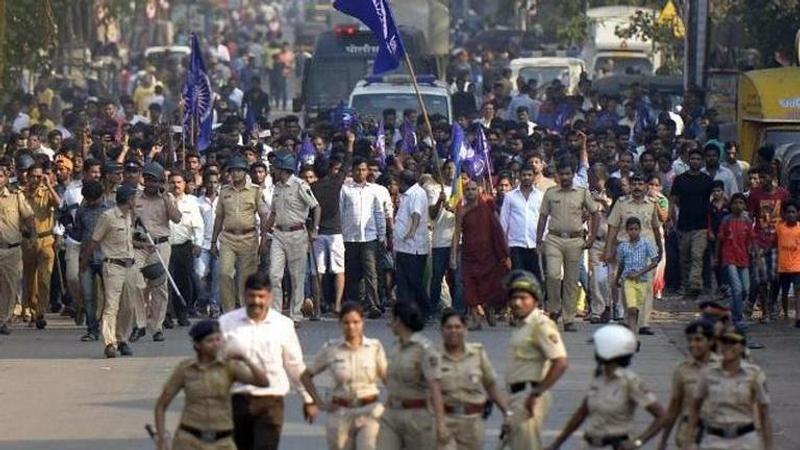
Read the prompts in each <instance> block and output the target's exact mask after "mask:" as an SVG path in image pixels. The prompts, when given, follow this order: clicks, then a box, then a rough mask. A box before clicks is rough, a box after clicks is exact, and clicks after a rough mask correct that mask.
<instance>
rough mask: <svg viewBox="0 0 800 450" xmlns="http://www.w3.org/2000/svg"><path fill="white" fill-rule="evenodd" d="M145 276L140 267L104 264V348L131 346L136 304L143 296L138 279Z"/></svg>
mask: <svg viewBox="0 0 800 450" xmlns="http://www.w3.org/2000/svg"><path fill="white" fill-rule="evenodd" d="M141 276H142V274H141V272H139V270H138V269H137V268H136V266H135V265H134V266H131V267H122V266H119V265H117V264H111V263H103V295H104V297H105V302H104V305H103V314H102V319H101V320H102V326H101V332H102V334H103V343H104V345H117V344H119V343H120V342H127V341H128V336H129V335H130V333H131V331H132V330H133V317H134V306H135V305H134V304H133V300H134V299H135V298H136V295H137V294H138V293H139V292H140V290H139V289H137V285H136V284H137V282H138V277H141Z"/></svg>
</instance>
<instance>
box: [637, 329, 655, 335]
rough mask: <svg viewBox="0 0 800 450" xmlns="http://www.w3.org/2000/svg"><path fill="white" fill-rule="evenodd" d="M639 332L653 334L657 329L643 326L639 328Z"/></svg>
mask: <svg viewBox="0 0 800 450" xmlns="http://www.w3.org/2000/svg"><path fill="white" fill-rule="evenodd" d="M639 334H640V335H642V336H652V335H654V334H656V333H655V331H653V330H651V329H650V327H641V328H639Z"/></svg>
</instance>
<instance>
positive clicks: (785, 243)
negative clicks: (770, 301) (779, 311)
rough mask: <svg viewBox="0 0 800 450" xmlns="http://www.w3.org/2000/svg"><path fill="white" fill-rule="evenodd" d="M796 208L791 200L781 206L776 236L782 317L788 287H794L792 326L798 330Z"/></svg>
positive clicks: (785, 313) (786, 310) (786, 313)
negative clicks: (781, 215)
mask: <svg viewBox="0 0 800 450" xmlns="http://www.w3.org/2000/svg"><path fill="white" fill-rule="evenodd" d="M797 217H798V206H797V203H795V202H794V201H793V200H789V201H787V202H786V203H784V205H783V220H782V221H781V222H779V223H778V224H777V226H776V233H777V235H778V280H779V282H780V286H781V300H782V303H783V316H784V318H785V319H788V318H789V286H793V287H794V301H795V305H794V311H795V322H794V326H795V327H797V328H800V316H798V312H800V308H799V307H800V295H798V294H800V226H798V224H797Z"/></svg>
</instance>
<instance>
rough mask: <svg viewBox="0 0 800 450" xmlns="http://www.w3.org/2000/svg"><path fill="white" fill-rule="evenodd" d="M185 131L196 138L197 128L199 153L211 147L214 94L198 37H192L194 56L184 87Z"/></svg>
mask: <svg viewBox="0 0 800 450" xmlns="http://www.w3.org/2000/svg"><path fill="white" fill-rule="evenodd" d="M183 107H184V111H183V129H184V133H187V134H189V136H192V138H194V134H193V133H194V129H195V127H197V130H198V133H197V143H196V146H197V151H199V152H204V151H205V150H206V149H207V148H208V147H209V146H211V126H212V124H213V121H214V93H213V92H212V91H211V81H210V80H209V79H208V74H207V73H206V65H205V63H204V62H203V54H202V52H201V51H200V42H199V41H198V39H197V35H195V34H193V35H192V56H191V62H190V65H189V72H187V74H186V84H184V85H183Z"/></svg>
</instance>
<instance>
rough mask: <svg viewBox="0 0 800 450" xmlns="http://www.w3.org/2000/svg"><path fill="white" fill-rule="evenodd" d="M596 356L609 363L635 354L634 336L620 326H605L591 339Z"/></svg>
mask: <svg viewBox="0 0 800 450" xmlns="http://www.w3.org/2000/svg"><path fill="white" fill-rule="evenodd" d="M592 342H593V343H594V351H595V353H596V354H597V356H598V357H599V358H600V359H602V360H604V361H610V360H612V359H616V358H619V357H622V356H628V355H632V354H634V353H636V336H635V335H634V334H633V332H632V331H631V330H629V329H627V328H626V327H623V326H622V325H605V326H603V327H601V328H600V329H599V330H597V331H595V332H594V336H593V337H592Z"/></svg>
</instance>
